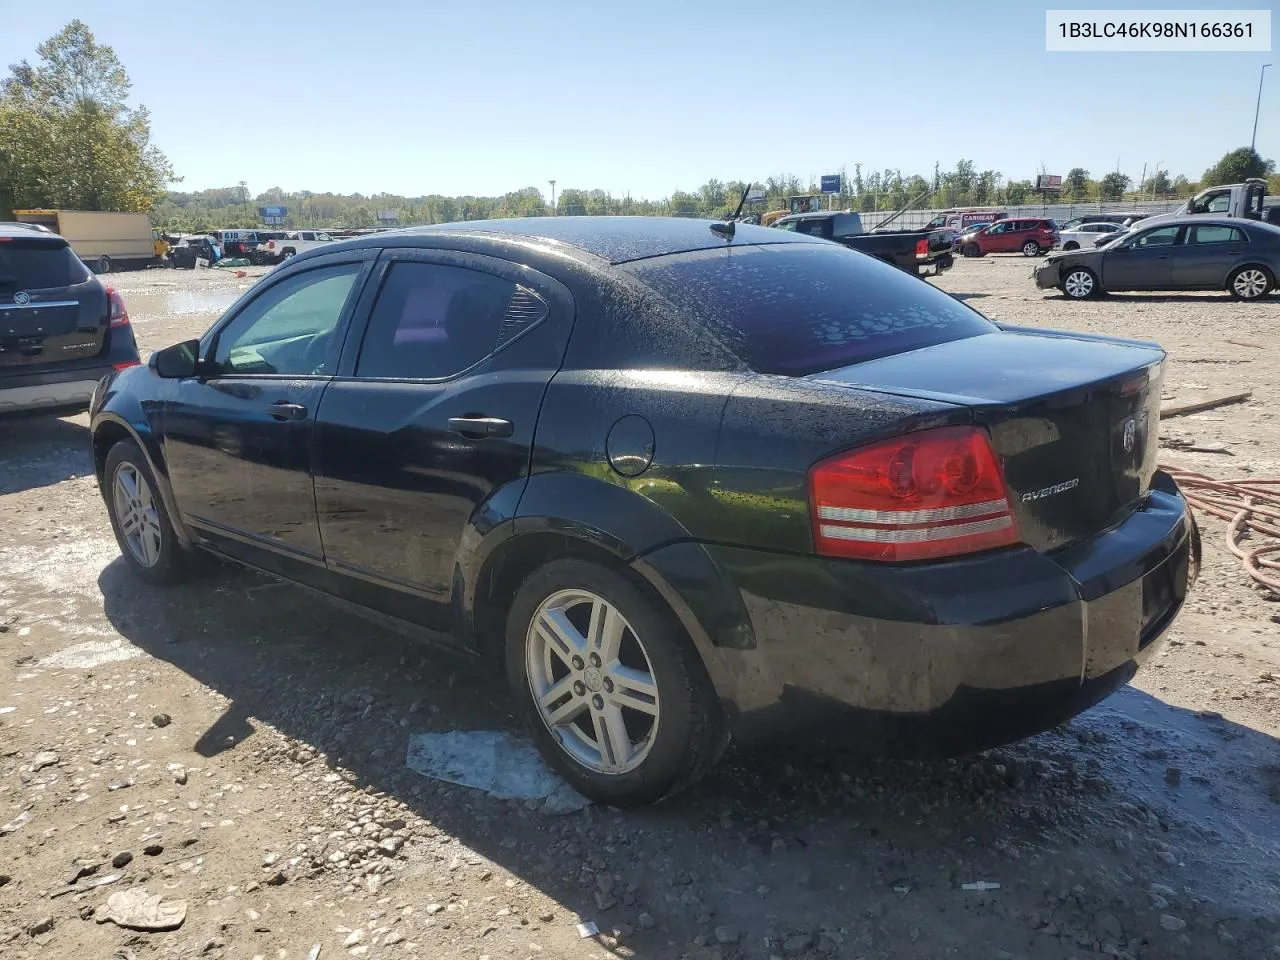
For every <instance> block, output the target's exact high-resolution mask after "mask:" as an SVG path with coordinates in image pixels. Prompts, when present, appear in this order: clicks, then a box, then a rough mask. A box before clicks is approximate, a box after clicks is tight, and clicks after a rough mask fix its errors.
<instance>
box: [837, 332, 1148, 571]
mask: <svg viewBox="0 0 1280 960" xmlns="http://www.w3.org/2000/svg"><path fill="white" fill-rule="evenodd" d="M1163 360H1164V351H1163V350H1161V349H1160V347H1158V346H1156V345H1155V344H1149V343H1142V342H1140V341H1131V340H1129V341H1126V340H1115V339H1109V338H1096V337H1087V336H1074V335H1069V334H1059V333H1054V332H1048V331H1039V330H1024V329H1010V328H1005V329H1004V330H1001V331H999V332H996V333H990V334H985V335H982V336H976V337H968V338H966V339H962V340H953V341H951V342H949V343H941V344H938V345H936V346H931V347H924V348H922V349H919V350H913V351H910V352H908V353H900V354H896V355H893V356H889V357H882V358H880V359H877V360H870V361H867V362H865V363H858V364H854V365H852V366H848V367H844V368H841V369H839V370H830V371H826V372H823V373H817V374H813V375H812V379H820V380H827V381H836V382H841V383H847V384H849V385H851V386H859V387H866V388H870V389H874V390H879V391H882V392H885V393H890V394H897V395H900V396H911V397H920V398H922V399H930V400H941V401H945V402H948V403H955V404H958V405H961V406H964V407H967V408H969V409H970V410H971V411H972V413H973V419H974V421H975V422H976V423H978V424H981V425H982V426H985V427H986V428H987V429H988V430H989V431H990V434H991V442H992V446H993V448H994V449H995V453H996V456H997V457H998V458H999V459H1000V461H1001V466H1002V468H1003V470H1004V475H1005V481H1006V483H1007V484H1008V486H1009V493H1010V498H1011V500H1012V501H1013V504H1014V510H1015V514H1016V516H1017V520H1018V530H1019V534H1020V536H1021V539H1022V540H1023V542H1025V543H1027V544H1028V545H1030V546H1032V547H1035V548H1036V549H1038V550H1043V551H1048V550H1054V549H1057V548H1059V547H1064V546H1067V545H1069V544H1072V543H1075V542H1078V541H1080V540H1083V539H1085V538H1087V537H1090V536H1093V535H1095V534H1097V533H1099V532H1101V531H1102V530H1105V529H1107V528H1108V527H1110V526H1112V525H1114V524H1116V523H1118V522H1119V521H1120V520H1122V519H1123V518H1124V517H1126V516H1127V515H1128V514H1129V513H1130V512H1131V511H1132V510H1133V509H1134V508H1135V507H1136V506H1137V505H1138V503H1139V502H1140V501H1141V499H1142V497H1143V496H1144V495H1145V494H1146V492H1147V489H1148V487H1149V486H1150V483H1151V476H1152V474H1153V473H1154V471H1155V468H1156V455H1157V451H1158V443H1159V436H1158V434H1159V421H1160V384H1161V378H1162V375H1163Z"/></svg>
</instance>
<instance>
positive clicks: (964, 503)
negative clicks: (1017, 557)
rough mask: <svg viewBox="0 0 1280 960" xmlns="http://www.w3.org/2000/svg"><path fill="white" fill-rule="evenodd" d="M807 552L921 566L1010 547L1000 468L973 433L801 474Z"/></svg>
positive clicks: (951, 433) (856, 453)
mask: <svg viewBox="0 0 1280 960" xmlns="http://www.w3.org/2000/svg"><path fill="white" fill-rule="evenodd" d="M809 509H810V510H811V511H812V515H813V537H814V545H815V547H816V549H817V552H818V553H820V554H822V555H824V556H831V557H852V558H855V559H858V560H880V561H890V562H892V561H899V560H928V559H936V558H939V557H953V556H957V555H959V554H964V553H974V552H976V551H979V550H990V549H992V548H994V547H1005V546H1009V545H1011V544H1014V543H1017V542H1018V529H1017V525H1016V524H1015V522H1014V517H1013V508H1012V506H1011V504H1010V503H1009V494H1008V490H1007V489H1006V488H1005V483H1004V476H1003V474H1002V473H1001V472H1000V464H999V463H998V462H997V461H996V457H995V454H994V453H993V452H992V450H991V443H990V441H989V440H988V439H987V434H986V432H985V431H983V430H979V429H977V428H975V427H942V428H940V429H936V430H924V431H921V432H919V433H911V434H906V435H904V436H901V437H895V438H894V439H892V440H883V441H880V442H878V443H873V444H869V445H867V446H865V447H860V448H858V449H857V450H850V451H848V452H846V453H842V454H840V455H839V456H835V457H831V458H830V459H828V460H823V461H820V462H819V463H817V464H815V465H814V466H813V467H812V468H811V469H810V470H809Z"/></svg>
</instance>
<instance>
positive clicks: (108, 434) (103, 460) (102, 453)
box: [93, 421, 132, 483]
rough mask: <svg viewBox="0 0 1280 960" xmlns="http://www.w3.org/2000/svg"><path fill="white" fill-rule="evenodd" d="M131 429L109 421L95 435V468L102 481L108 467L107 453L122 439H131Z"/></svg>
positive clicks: (99, 479) (99, 480)
mask: <svg viewBox="0 0 1280 960" xmlns="http://www.w3.org/2000/svg"><path fill="white" fill-rule="evenodd" d="M130 439H132V437H131V436H130V434H129V431H128V430H126V429H125V428H124V427H122V426H120V424H118V423H111V422H109V421H108V422H107V423H104V424H103V425H102V426H100V427H99V428H98V430H97V432H96V433H95V434H94V435H93V469H94V472H95V473H96V474H97V475H98V482H99V483H101V482H102V479H103V478H102V474H103V472H104V471H105V470H106V468H107V454H108V453H110V452H111V448H112V447H114V446H115V445H116V444H117V443H119V442H120V441H121V440H130Z"/></svg>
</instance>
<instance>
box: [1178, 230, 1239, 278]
mask: <svg viewBox="0 0 1280 960" xmlns="http://www.w3.org/2000/svg"><path fill="white" fill-rule="evenodd" d="M1247 244H1248V238H1247V237H1245V234H1244V231H1243V230H1241V229H1240V228H1239V227H1233V226H1231V225H1230V224H1226V223H1198V224H1196V225H1195V226H1190V227H1187V234H1186V239H1185V240H1184V242H1183V243H1182V245H1181V246H1178V247H1176V248H1175V249H1174V253H1173V285H1174V286H1175V287H1179V288H1181V289H1184V290H1221V289H1222V288H1223V287H1225V286H1226V284H1227V274H1228V273H1229V272H1230V271H1231V268H1232V267H1234V266H1235V265H1236V264H1237V263H1239V261H1240V257H1241V255H1243V254H1244V253H1245V248H1246V246H1247Z"/></svg>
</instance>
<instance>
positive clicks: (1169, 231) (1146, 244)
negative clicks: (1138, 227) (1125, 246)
mask: <svg viewBox="0 0 1280 960" xmlns="http://www.w3.org/2000/svg"><path fill="white" fill-rule="evenodd" d="M1181 229H1182V228H1181V227H1176V226H1175V227H1157V228H1156V229H1154V230H1148V231H1147V232H1146V233H1144V234H1141V235H1140V236H1137V237H1134V238H1133V240H1132V242H1130V244H1129V246H1130V247H1132V248H1133V249H1135V250H1145V249H1148V248H1150V247H1171V246H1173V244H1174V242H1175V241H1176V240H1177V239H1178V231H1179V230H1181Z"/></svg>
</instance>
